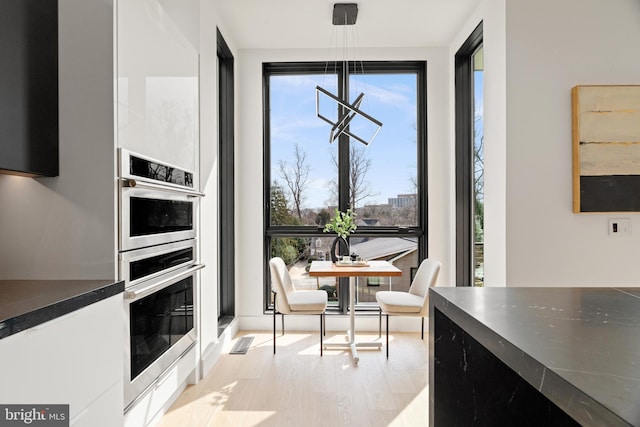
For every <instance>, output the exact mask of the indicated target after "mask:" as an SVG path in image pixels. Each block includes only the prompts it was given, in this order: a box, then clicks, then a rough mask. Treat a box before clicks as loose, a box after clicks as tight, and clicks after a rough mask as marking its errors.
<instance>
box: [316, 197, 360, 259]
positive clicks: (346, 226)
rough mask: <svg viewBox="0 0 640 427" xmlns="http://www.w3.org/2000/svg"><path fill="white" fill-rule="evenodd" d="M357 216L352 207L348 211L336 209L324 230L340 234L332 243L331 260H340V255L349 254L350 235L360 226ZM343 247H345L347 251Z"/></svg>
mask: <svg viewBox="0 0 640 427" xmlns="http://www.w3.org/2000/svg"><path fill="white" fill-rule="evenodd" d="M355 217H356V213H355V212H353V211H351V209H347V211H346V212H341V211H339V210H338V209H336V210H335V215H334V216H333V218H331V221H330V222H328V223H327V224H326V225H325V226H324V230H322V231H323V232H324V233H328V232H334V233H336V234H337V235H338V237H336V239H335V240H334V241H333V244H332V245H331V261H333V262H336V261H338V259H339V257H340V255H349V240H348V239H349V235H351V233H353V232H354V231H356V228H358V226H357V225H356V222H355ZM336 245H338V252H339V254H336ZM341 249H345V250H346V253H345V251H342V250H341Z"/></svg>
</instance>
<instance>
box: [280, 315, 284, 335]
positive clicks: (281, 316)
mask: <svg viewBox="0 0 640 427" xmlns="http://www.w3.org/2000/svg"><path fill="white" fill-rule="evenodd" d="M280 318H281V319H282V335H284V313H280Z"/></svg>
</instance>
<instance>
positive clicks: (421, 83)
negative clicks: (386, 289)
mask: <svg viewBox="0 0 640 427" xmlns="http://www.w3.org/2000/svg"><path fill="white" fill-rule="evenodd" d="M262 65H263V69H262V78H263V85H262V87H263V91H262V102H263V147H262V148H263V150H262V152H263V171H264V173H263V202H264V203H263V206H264V212H263V230H264V236H263V253H264V260H263V272H264V275H263V277H264V286H263V290H264V292H263V296H264V302H263V309H264V312H265V313H267V312H270V311H271V310H272V309H273V306H272V304H271V298H270V293H271V289H270V280H269V276H270V272H269V259H270V254H271V239H273V238H277V237H302V238H306V237H309V238H311V237H327V235H326V234H325V233H323V232H322V229H323V227H318V226H313V225H294V226H292V225H272V224H271V218H270V215H271V206H270V202H271V183H272V176H271V145H270V135H271V128H270V114H269V113H270V111H269V110H270V109H269V105H270V85H269V81H270V77H271V76H283V75H291V76H298V75H308V74H327V75H329V74H331V75H336V76H337V87H338V96H339V97H341V98H342V97H344V91H345V90H346V91H348V86H349V76H351V75H355V74H364V75H365V76H366V75H367V74H392V73H397V74H401V73H407V72H409V73H415V75H416V92H417V93H416V107H417V111H416V145H417V149H416V162H417V166H416V171H417V176H416V179H417V184H418V191H419V192H420V197H418V203H417V206H416V208H417V210H418V212H417V224H416V225H415V226H411V227H389V226H358V229H357V230H356V232H355V233H353V236H354V237H372V238H374V237H395V236H401V237H416V238H417V240H418V258H419V259H420V260H422V259H424V258H425V257H426V256H427V254H428V227H427V225H428V190H427V184H428V179H427V177H428V168H427V165H428V162H427V146H428V141H427V81H426V79H427V63H426V61H359V62H348V63H345V62H341V61H339V62H331V61H330V62H267V63H263V64H262ZM350 143H357V142H350V141H349V137H348V136H346V135H340V137H339V141H338V144H339V145H338V189H339V191H338V192H339V196H338V209H340V210H341V211H345V210H347V209H348V208H349V191H348V190H349V177H348V169H349V151H350ZM372 144H375V141H374V142H373V143H372ZM341 280H342V279H341ZM346 280H348V279H346ZM348 294H349V291H348V286H340V295H339V296H338V301H339V303H340V305H339V308H338V309H337V311H338V312H339V313H341V314H346V313H347V310H348V305H349V304H348ZM357 309H358V307H357ZM360 309H362V307H360ZM328 311H334V312H335V311H336V310H328ZM376 312H377V309H376Z"/></svg>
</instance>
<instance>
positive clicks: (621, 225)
mask: <svg viewBox="0 0 640 427" xmlns="http://www.w3.org/2000/svg"><path fill="white" fill-rule="evenodd" d="M630 235H631V219H630V218H610V219H609V236H612V237H622V236H630Z"/></svg>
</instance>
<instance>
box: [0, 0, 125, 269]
mask: <svg viewBox="0 0 640 427" xmlns="http://www.w3.org/2000/svg"><path fill="white" fill-rule="evenodd" d="M58 8H59V9H58V15H59V38H58V39H59V105H60V110H59V117H60V147H59V150H60V175H59V176H58V177H55V178H38V179H31V178H23V177H14V176H5V175H0V203H1V205H2V209H0V279H97V278H104V279H114V278H115V277H116V269H115V268H116V267H115V247H116V240H115V235H116V220H115V218H116V217H115V215H116V214H115V212H116V210H115V191H114V189H115V179H114V176H115V172H114V171H115V169H114V168H115V157H114V156H115V146H114V101H113V100H114V93H113V92H114V69H113V67H114V64H113V19H114V15H113V1H111V0H59V2H58Z"/></svg>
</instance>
